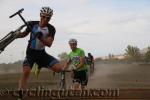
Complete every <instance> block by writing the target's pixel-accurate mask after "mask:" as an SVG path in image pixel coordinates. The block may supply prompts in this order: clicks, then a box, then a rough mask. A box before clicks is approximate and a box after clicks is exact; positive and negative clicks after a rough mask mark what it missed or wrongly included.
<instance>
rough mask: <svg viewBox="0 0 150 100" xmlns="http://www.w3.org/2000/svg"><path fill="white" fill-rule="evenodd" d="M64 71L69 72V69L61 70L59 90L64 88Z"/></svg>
mask: <svg viewBox="0 0 150 100" xmlns="http://www.w3.org/2000/svg"><path fill="white" fill-rule="evenodd" d="M66 72H71V70H65V71H62V72H61V80H60V87H59V88H60V90H65V89H66Z"/></svg>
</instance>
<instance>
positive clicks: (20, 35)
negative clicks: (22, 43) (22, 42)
mask: <svg viewBox="0 0 150 100" xmlns="http://www.w3.org/2000/svg"><path fill="white" fill-rule="evenodd" d="M28 34H29V32H27V31H24V32H20V33H19V34H18V38H24V37H26V36H27V35H28Z"/></svg>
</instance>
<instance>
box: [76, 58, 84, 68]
mask: <svg viewBox="0 0 150 100" xmlns="http://www.w3.org/2000/svg"><path fill="white" fill-rule="evenodd" d="M84 63H85V57H80V63H79V64H78V65H77V66H76V68H77V69H80V68H81V67H82V66H83V65H84Z"/></svg>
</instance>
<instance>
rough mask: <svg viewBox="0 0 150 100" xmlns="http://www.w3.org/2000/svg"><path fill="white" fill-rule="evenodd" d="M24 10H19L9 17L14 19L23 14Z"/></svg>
mask: <svg viewBox="0 0 150 100" xmlns="http://www.w3.org/2000/svg"><path fill="white" fill-rule="evenodd" d="M23 10H24V9H23V8H22V9H20V10H18V11H17V12H16V13H14V14H12V15H11V16H9V18H12V17H14V16H16V15H17V14H20V13H22V11H23Z"/></svg>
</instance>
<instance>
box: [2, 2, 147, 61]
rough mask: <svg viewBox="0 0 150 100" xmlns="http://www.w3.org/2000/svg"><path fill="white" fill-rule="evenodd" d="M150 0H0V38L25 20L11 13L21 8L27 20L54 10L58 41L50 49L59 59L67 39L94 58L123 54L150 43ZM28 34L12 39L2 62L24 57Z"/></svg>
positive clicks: (65, 50)
mask: <svg viewBox="0 0 150 100" xmlns="http://www.w3.org/2000/svg"><path fill="white" fill-rule="evenodd" d="M149 5H150V0H1V1H0V12H1V14H0V26H1V27H0V39H1V38H2V37H4V36H5V35H6V34H7V33H9V32H10V31H12V30H15V29H16V28H17V27H18V26H20V25H22V24H23V22H22V21H21V19H20V18H19V17H18V16H15V17H14V18H12V19H10V18H9V16H10V15H11V14H13V13H14V12H16V11H18V10H19V9H21V8H24V11H23V13H22V15H23V16H24V18H25V19H26V20H39V10H40V8H41V7H42V6H49V7H51V8H52V9H53V10H54V15H53V17H52V19H51V21H50V23H51V24H52V25H54V26H55V28H56V35H55V41H54V43H53V45H52V47H51V48H46V50H47V52H48V53H49V54H51V55H53V56H54V57H56V58H57V55H58V54H60V53H62V52H69V51H70V48H69V46H68V43H67V42H68V40H69V39H70V38H76V39H77V40H78V41H79V42H78V47H80V48H82V49H84V50H85V53H86V54H87V53H88V52H91V53H92V54H93V55H94V56H95V57H100V56H107V55H108V54H109V53H111V54H123V53H124V52H125V50H124V49H125V48H126V47H127V45H133V46H137V47H139V48H140V49H142V48H145V47H147V46H149V45H150V34H149V32H150V28H149V27H150V13H149V11H150V6H149ZM28 39H29V37H26V38H23V39H18V40H15V41H13V42H12V43H11V44H10V45H9V46H8V47H6V49H5V51H4V52H2V53H1V54H0V63H8V62H14V61H17V60H23V59H24V57H25V51H26V45H27V41H28Z"/></svg>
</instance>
